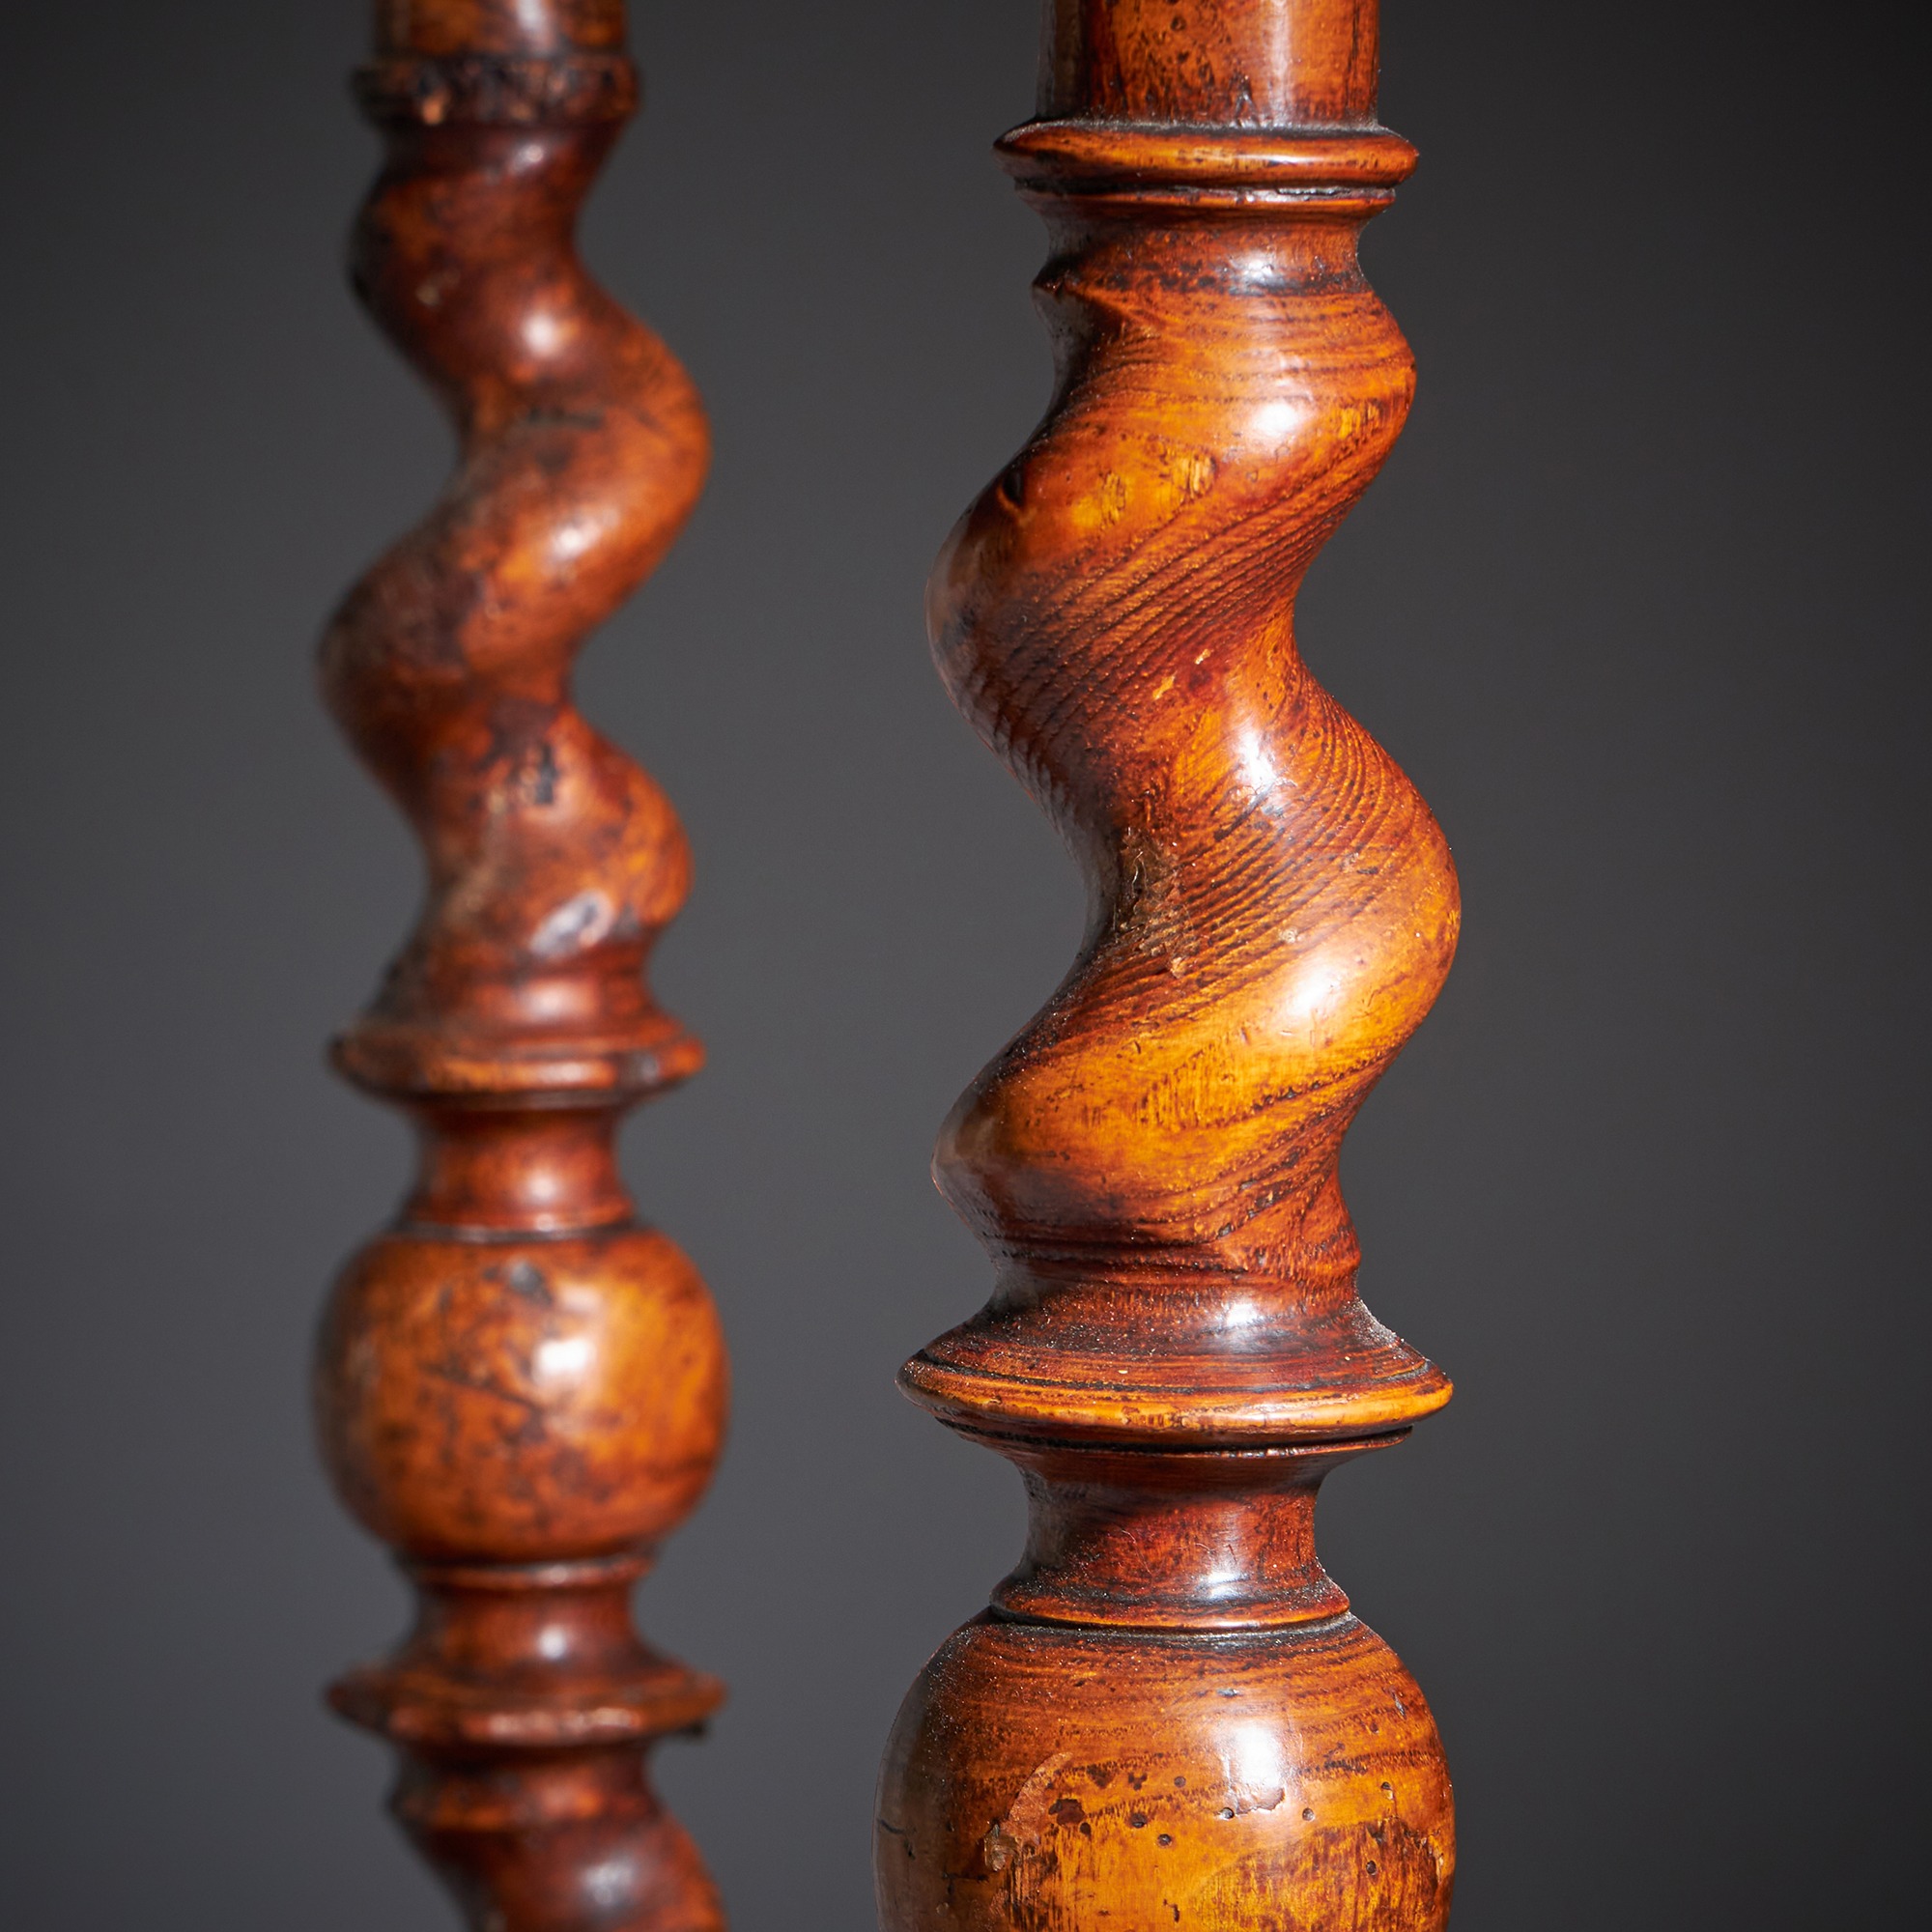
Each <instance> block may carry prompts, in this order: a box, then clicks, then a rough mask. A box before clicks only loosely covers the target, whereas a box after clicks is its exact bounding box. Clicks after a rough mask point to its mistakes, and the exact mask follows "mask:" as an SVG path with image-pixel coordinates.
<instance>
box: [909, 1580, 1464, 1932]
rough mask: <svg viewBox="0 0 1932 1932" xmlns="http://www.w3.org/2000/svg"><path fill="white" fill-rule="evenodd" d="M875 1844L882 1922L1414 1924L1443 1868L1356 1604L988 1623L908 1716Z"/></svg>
mask: <svg viewBox="0 0 1932 1932" xmlns="http://www.w3.org/2000/svg"><path fill="white" fill-rule="evenodd" d="M962 1742H966V1743H968V1744H969V1746H970V1747H968V1748H962ZM875 1842H876V1870H877V1882H878V1898H879V1919H880V1923H881V1924H882V1925H883V1926H886V1927H888V1928H895V1927H906V1928H911V1927H921V1928H924V1927H929V1926H935V1925H946V1926H950V1927H956V1928H957V1932H982V1928H983V1932H1009V1928H1012V1927H1016V1926H1023V1927H1047V1926H1051V1927H1054V1928H1056V1932H1057V1928H1059V1927H1062V1926H1069V1927H1070V1926H1082V1927H1086V1926H1100V1925H1103V1924H1107V1925H1122V1926H1132V1927H1135V1928H1147V1932H1154V1928H1157V1927H1159V1926H1162V1925H1179V1926H1181V1927H1182V1928H1183V1932H1184V1928H1185V1927H1187V1926H1189V1925H1194V1926H1202V1925H1207V1926H1211V1927H1213V1928H1215V1932H1285V1928H1288V1927H1294V1928H1297V1932H1298V1928H1301V1927H1304V1926H1305V1927H1308V1928H1310V1932H1314V1928H1317V1927H1320V1928H1322V1932H1326V1928H1328V1927H1331V1926H1333V1927H1341V1926H1350V1927H1356V1926H1359V1927H1362V1928H1364V1932H1367V1928H1374V1932H1396V1928H1401V1932H1408V1928H1410V1927H1418V1926H1427V1927H1431V1928H1434V1927H1436V1926H1439V1925H1441V1924H1442V1923H1443V1922H1444V1920H1445V1919H1446V1918H1447V1915H1448V1907H1449V1893H1450V1888H1451V1882H1452V1878H1453V1873H1454V1869H1455V1849H1454V1836H1453V1825H1452V1818H1451V1808H1450V1799H1449V1781H1448V1775H1447V1772H1446V1770H1445V1768H1444V1765H1443V1761H1442V1748H1441V1745H1440V1743H1439V1741H1438V1740H1437V1738H1436V1735H1435V1723H1434V1721H1433V1720H1432V1719H1431V1718H1430V1715H1429V1708H1428V1706H1427V1705H1426V1704H1425V1703H1424V1702H1423V1699H1422V1693H1421V1691H1420V1690H1417V1689H1416V1685H1415V1681H1414V1679H1413V1678H1411V1677H1410V1676H1409V1674H1408V1673H1407V1671H1406V1670H1405V1669H1404V1668H1403V1667H1402V1664H1401V1663H1400V1662H1398V1661H1397V1659H1396V1656H1395V1654H1394V1652H1393V1651H1391V1650H1390V1649H1389V1647H1388V1646H1387V1645H1386V1644H1385V1643H1383V1642H1382V1640H1381V1639H1380V1638H1379V1637H1378V1636H1377V1635H1376V1634H1375V1633H1374V1632H1372V1631H1370V1630H1368V1629H1367V1628H1366V1627H1365V1626H1363V1625H1362V1624H1359V1623H1357V1622H1356V1621H1355V1619H1354V1618H1353V1617H1350V1616H1342V1617H1337V1618H1335V1619H1333V1620H1331V1621H1329V1622H1327V1623H1323V1624H1321V1625H1319V1626H1316V1627H1315V1628H1313V1629H1312V1630H1310V1631H1308V1632H1307V1633H1305V1634H1294V1635H1290V1634H1280V1633H1272V1632H1269V1633H1255V1632H1240V1633H1231V1634H1217V1635H1213V1636H1204V1635H1201V1634H1195V1633H1188V1634H1173V1635H1167V1636H1156V1635H1152V1634H1140V1635H1138V1636H1136V1638H1135V1639H1134V1640H1133V1642H1132V1643H1131V1644H1122V1641H1121V1640H1120V1638H1119V1636H1118V1635H1117V1634H1115V1633H1112V1632H1099V1631H1094V1630H1084V1629H1077V1628H1075V1629H1069V1628H1065V1627H1057V1626H1052V1625H1045V1624H1031V1623H1017V1622H1008V1621H1005V1620H1002V1619H1000V1618H997V1617H994V1616H991V1615H988V1616H984V1617H981V1618H980V1619H979V1620H977V1621H976V1622H974V1623H970V1624H968V1625H967V1626H966V1628H965V1629H964V1630H962V1631H959V1632H958V1633H956V1634H954V1635H953V1636H952V1637H950V1638H948V1640H947V1641H946V1642H945V1643H944V1644H943V1645H941V1646H940V1649H939V1653H938V1655H937V1656H935V1657H934V1658H933V1660H932V1662H930V1663H929V1664H927V1666H926V1668H925V1670H924V1672H923V1675H922V1676H921V1678H920V1681H919V1683H918V1684H917V1685H916V1686H915V1687H914V1689H913V1691H912V1694H911V1695H910V1696H909V1697H908V1698H907V1699H906V1702H905V1704H904V1706H903V1707H902V1708H901V1710H900V1712H899V1716H898V1721H897V1722H896V1723H895V1726H894V1729H893V1735H892V1740H891V1742H890V1743H889V1744H888V1746H887V1747H886V1760H885V1769H884V1772H883V1774H882V1776H881V1777H880V1784H879V1802H878V1829H877V1837H876V1841H875Z"/></svg>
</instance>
